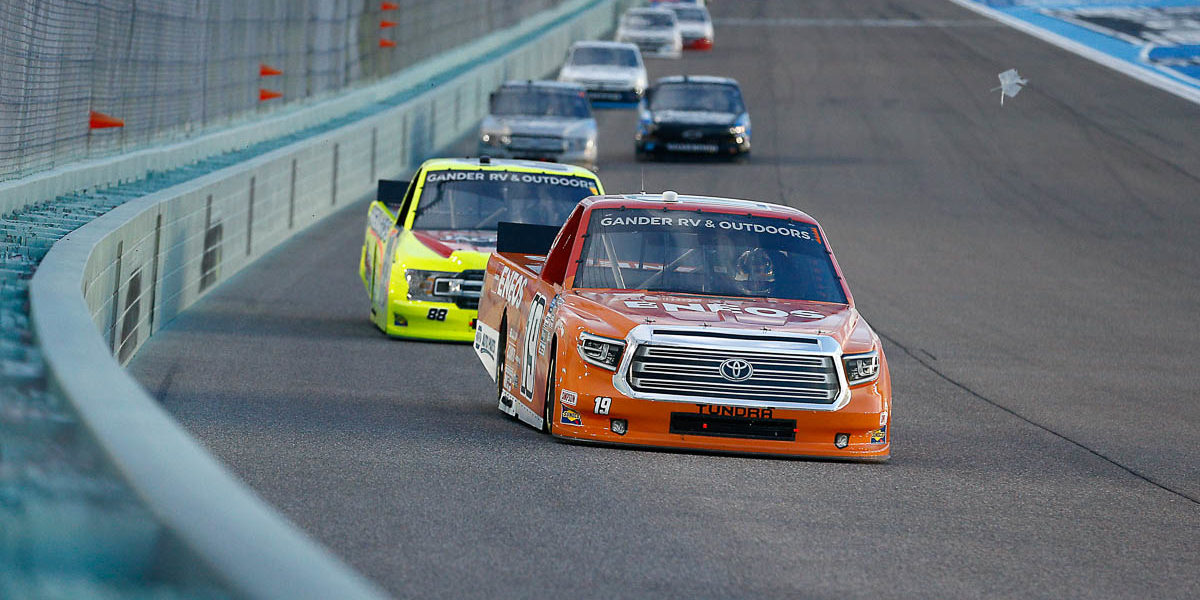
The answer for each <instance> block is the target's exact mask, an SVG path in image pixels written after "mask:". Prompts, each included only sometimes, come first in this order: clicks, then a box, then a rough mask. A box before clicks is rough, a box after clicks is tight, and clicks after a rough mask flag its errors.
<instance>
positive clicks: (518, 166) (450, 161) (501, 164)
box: [421, 157, 599, 181]
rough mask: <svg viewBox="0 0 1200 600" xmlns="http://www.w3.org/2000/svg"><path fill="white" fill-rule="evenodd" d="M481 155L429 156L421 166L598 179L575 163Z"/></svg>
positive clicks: (431, 168)
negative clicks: (486, 160) (484, 156)
mask: <svg viewBox="0 0 1200 600" xmlns="http://www.w3.org/2000/svg"><path fill="white" fill-rule="evenodd" d="M481 160H482V158H481V157H464V158H457V157H447V158H431V159H429V160H427V161H425V162H423V163H421V168H422V169H426V170H434V171H465V170H472V171H478V170H482V171H517V172H522V173H557V174H559V175H573V176H575V177H587V178H589V179H595V180H597V181H599V178H598V177H596V174H595V173H593V172H591V171H589V170H587V169H585V168H583V167H577V166H575V165H564V164H562V163H554V162H542V161H537V160H516V159H508V158H489V159H488V162H486V163H484V162H481Z"/></svg>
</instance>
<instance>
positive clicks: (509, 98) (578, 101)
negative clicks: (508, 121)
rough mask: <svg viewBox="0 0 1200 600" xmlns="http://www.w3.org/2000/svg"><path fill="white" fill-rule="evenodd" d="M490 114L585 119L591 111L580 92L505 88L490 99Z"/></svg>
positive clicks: (590, 114) (584, 96)
mask: <svg viewBox="0 0 1200 600" xmlns="http://www.w3.org/2000/svg"><path fill="white" fill-rule="evenodd" d="M492 114H493V115H499V116H514V115H522V116H534V117H568V118H572V119H586V118H588V117H590V116H592V110H591V107H590V106H589V105H588V101H587V96H586V95H584V94H583V92H573V91H558V90H546V89H540V90H539V89H534V88H517V89H513V88H508V89H501V90H500V91H498V92H496V95H495V96H493V98H492Z"/></svg>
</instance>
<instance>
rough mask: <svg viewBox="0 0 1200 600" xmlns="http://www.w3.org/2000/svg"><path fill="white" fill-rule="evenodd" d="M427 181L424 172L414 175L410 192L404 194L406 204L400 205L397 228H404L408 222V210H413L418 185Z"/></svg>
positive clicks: (409, 187)
mask: <svg viewBox="0 0 1200 600" xmlns="http://www.w3.org/2000/svg"><path fill="white" fill-rule="evenodd" d="M424 179H425V172H424V171H420V170H418V171H417V174H416V175H413V178H412V181H411V182H409V184H408V191H407V192H405V193H404V203H403V204H401V205H400V211H399V214H397V215H396V227H399V228H404V222H405V221H407V220H408V209H410V208H412V203H413V197H414V196H416V193H417V185H418V184H419V183H420V182H421V181H423V180H424Z"/></svg>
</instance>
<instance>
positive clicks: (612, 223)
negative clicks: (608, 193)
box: [600, 215, 813, 240]
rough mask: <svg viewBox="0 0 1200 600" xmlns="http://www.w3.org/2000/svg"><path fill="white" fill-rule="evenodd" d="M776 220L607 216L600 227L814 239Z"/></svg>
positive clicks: (807, 232)
mask: <svg viewBox="0 0 1200 600" xmlns="http://www.w3.org/2000/svg"><path fill="white" fill-rule="evenodd" d="M775 220H777V221H779V223H778V224H772V225H763V224H762V223H749V222H746V221H736V220H729V219H721V218H714V219H705V218H700V217H695V218H693V217H659V216H655V217H647V216H621V215H605V216H603V217H601V218H600V225H601V226H602V227H617V226H629V225H651V226H656V227H687V228H707V229H725V230H728V231H753V232H754V233H769V234H772V235H782V236H784V237H794V238H799V239H802V240H812V239H813V235H812V230H811V229H810V228H807V227H800V226H798V225H794V224H792V223H791V222H788V221H784V220H782V219H775Z"/></svg>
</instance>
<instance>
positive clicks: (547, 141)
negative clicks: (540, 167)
mask: <svg viewBox="0 0 1200 600" xmlns="http://www.w3.org/2000/svg"><path fill="white" fill-rule="evenodd" d="M508 147H509V150H512V151H514V152H562V151H563V148H565V146H564V144H563V138H562V137H560V136H552V135H514V136H512V142H511V143H510V144H509V146H508Z"/></svg>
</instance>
